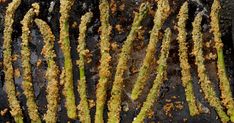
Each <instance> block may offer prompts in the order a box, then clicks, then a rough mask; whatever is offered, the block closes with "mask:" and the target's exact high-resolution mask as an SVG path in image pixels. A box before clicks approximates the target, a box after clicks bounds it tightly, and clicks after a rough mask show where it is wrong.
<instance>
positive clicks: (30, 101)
mask: <svg viewBox="0 0 234 123" xmlns="http://www.w3.org/2000/svg"><path fill="white" fill-rule="evenodd" d="M39 8H40V6H39V4H38V3H33V4H32V8H31V9H30V10H29V11H28V12H27V13H26V15H25V16H24V18H23V20H22V21H21V24H22V25H23V26H22V37H21V38H22V45H21V48H22V49H21V57H22V59H21V60H22V67H23V83H22V86H23V90H24V94H25V96H26V99H27V107H28V113H29V117H30V119H31V120H32V122H36V123H40V122H41V120H40V117H39V114H38V107H37V104H36V102H35V96H34V92H33V83H32V75H31V74H32V73H31V65H30V49H29V46H28V45H29V35H30V29H29V28H30V26H31V25H32V21H33V18H34V17H35V16H37V15H38V14H39Z"/></svg>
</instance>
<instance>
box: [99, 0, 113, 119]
mask: <svg viewBox="0 0 234 123" xmlns="http://www.w3.org/2000/svg"><path fill="white" fill-rule="evenodd" d="M99 10H100V20H101V27H100V31H101V36H100V38H101V41H100V50H101V60H100V66H99V82H98V85H97V90H96V97H97V99H96V114H95V123H104V121H103V110H104V105H105V102H106V89H107V85H108V81H109V77H110V61H111V56H110V53H109V50H110V34H111V30H112V27H111V25H110V24H109V11H110V7H109V3H108V1H107V0H100V5H99Z"/></svg>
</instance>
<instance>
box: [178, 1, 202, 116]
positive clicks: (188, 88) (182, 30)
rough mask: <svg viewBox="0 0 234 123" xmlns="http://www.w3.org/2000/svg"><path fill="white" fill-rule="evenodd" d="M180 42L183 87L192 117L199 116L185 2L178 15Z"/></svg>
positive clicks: (186, 4) (186, 3)
mask: <svg viewBox="0 0 234 123" xmlns="http://www.w3.org/2000/svg"><path fill="white" fill-rule="evenodd" d="M178 19H179V20H178V31H179V33H178V38H177V40H178V42H179V57H180V67H181V74H182V85H183V86H184V89H185V96H186V101H187V103H188V107H189V113H190V115H191V116H194V115H197V114H199V111H198V108H197V106H196V100H195V95H194V92H193V84H192V77H191V73H190V65H189V63H188V48H187V46H186V45H187V43H186V35H187V32H186V21H187V20H188V2H185V3H184V4H183V5H182V7H181V8H180V11H179V15H178Z"/></svg>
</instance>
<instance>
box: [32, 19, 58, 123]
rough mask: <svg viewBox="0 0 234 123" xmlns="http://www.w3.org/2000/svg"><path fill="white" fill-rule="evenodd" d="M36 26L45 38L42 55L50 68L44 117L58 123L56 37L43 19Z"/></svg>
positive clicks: (48, 70)
mask: <svg viewBox="0 0 234 123" xmlns="http://www.w3.org/2000/svg"><path fill="white" fill-rule="evenodd" d="M34 21H35V23H36V25H37V26H38V27H39V30H40V32H41V34H42V36H43V39H44V41H45V45H44V47H43V49H42V54H43V55H44V56H45V58H46V60H47V63H48V68H47V71H46V77H47V80H48V85H47V96H46V98H47V102H48V104H47V108H48V109H47V112H46V115H45V117H44V119H45V121H46V122H47V123H56V121H57V109H58V97H59V94H58V91H59V89H58V73H59V70H58V66H57V65H56V63H55V61H54V58H55V57H56V54H55V52H54V50H53V48H54V41H55V37H54V35H53V33H52V31H51V29H50V27H49V25H48V24H47V23H46V22H45V21H43V20H41V19H35V20H34Z"/></svg>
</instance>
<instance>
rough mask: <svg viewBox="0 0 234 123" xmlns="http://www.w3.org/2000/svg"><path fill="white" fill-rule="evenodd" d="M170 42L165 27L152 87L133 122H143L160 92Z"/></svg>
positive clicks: (168, 33) (168, 32)
mask: <svg viewBox="0 0 234 123" xmlns="http://www.w3.org/2000/svg"><path fill="white" fill-rule="evenodd" d="M170 42H171V30H170V29H169V28H167V29H166V31H165V34H164V38H163V42H162V49H161V52H160V53H161V54H160V57H159V60H158V64H159V65H158V67H157V70H156V73H157V76H156V78H155V80H154V83H153V87H152V88H151V89H150V92H149V94H148V96H147V98H146V101H145V102H144V103H143V106H142V108H141V111H140V113H139V114H138V115H137V117H136V118H135V119H134V121H133V123H143V122H144V119H145V118H146V117H147V113H148V112H149V111H150V110H151V108H152V106H153V105H154V103H155V100H156V99H157V98H158V96H159V94H160V88H161V86H162V84H163V82H164V75H165V74H166V72H167V58H168V54H169V49H170Z"/></svg>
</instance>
